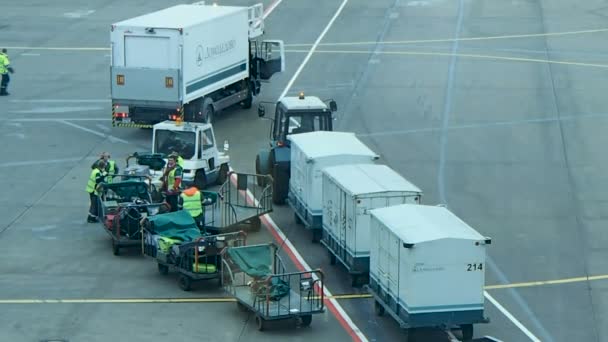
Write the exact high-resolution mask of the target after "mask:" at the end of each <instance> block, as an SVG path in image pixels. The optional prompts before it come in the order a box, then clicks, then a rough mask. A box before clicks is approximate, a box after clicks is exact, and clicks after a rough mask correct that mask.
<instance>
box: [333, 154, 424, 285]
mask: <svg viewBox="0 0 608 342" xmlns="http://www.w3.org/2000/svg"><path fill="white" fill-rule="evenodd" d="M421 197H422V190H420V188H418V187H417V186H416V185H414V184H412V183H410V182H409V181H408V180H407V179H405V178H404V177H402V176H401V175H400V174H398V173H397V172H396V171H395V170H393V169H391V168H390V167H388V166H386V165H376V164H349V165H340V166H333V167H328V168H326V169H325V170H324V171H323V218H322V221H323V238H322V240H321V243H322V244H323V245H324V246H325V247H327V249H328V250H329V255H330V260H331V264H332V265H334V264H335V263H336V260H339V261H340V263H342V264H343V265H344V266H345V267H346V269H347V270H348V271H349V273H350V274H351V277H352V285H353V286H356V285H357V284H358V281H359V280H365V279H366V278H367V275H368V272H369V248H370V238H371V235H372V232H371V231H370V215H369V212H370V210H372V209H376V208H383V207H388V206H392V205H399V204H404V203H411V204H420V199H421Z"/></svg>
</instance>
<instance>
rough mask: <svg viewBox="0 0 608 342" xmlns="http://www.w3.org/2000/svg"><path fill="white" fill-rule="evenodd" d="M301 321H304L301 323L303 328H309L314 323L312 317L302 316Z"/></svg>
mask: <svg viewBox="0 0 608 342" xmlns="http://www.w3.org/2000/svg"><path fill="white" fill-rule="evenodd" d="M300 319H301V320H302V322H301V326H302V327H309V326H310V323H312V315H304V316H300Z"/></svg>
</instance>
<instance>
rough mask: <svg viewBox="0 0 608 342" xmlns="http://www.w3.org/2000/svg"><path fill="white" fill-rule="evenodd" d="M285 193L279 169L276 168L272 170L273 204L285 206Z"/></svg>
mask: <svg viewBox="0 0 608 342" xmlns="http://www.w3.org/2000/svg"><path fill="white" fill-rule="evenodd" d="M284 191H285V189H284V186H283V184H282V182H281V176H280V175H279V171H278V168H276V167H274V168H272V202H273V203H274V204H278V205H283V204H285V196H283V195H282V194H283V192H284Z"/></svg>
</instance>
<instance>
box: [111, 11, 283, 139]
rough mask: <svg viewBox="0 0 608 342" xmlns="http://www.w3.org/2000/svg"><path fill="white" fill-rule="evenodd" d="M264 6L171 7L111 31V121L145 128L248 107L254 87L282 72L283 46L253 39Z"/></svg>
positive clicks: (258, 32)
mask: <svg viewBox="0 0 608 342" xmlns="http://www.w3.org/2000/svg"><path fill="white" fill-rule="evenodd" d="M263 33H264V22H263V7H262V4H257V5H255V6H252V7H236V6H211V5H204V4H191V5H177V6H173V7H169V8H166V9H163V10H160V11H156V12H152V13H149V14H146V15H142V16H138V17H135V18H131V19H128V20H124V21H121V22H118V23H115V24H113V25H112V27H111V33H110V40H111V49H112V52H111V63H110V73H111V97H112V122H113V124H114V125H115V126H129V127H152V125H154V124H155V123H158V122H162V121H165V120H167V119H169V120H171V119H176V118H177V117H180V118H181V119H182V120H184V121H190V122H208V123H210V122H211V121H212V118H213V115H214V113H217V112H218V111H220V110H222V109H224V108H227V107H229V106H232V105H234V104H238V103H240V104H241V105H242V106H243V107H244V108H249V107H251V105H252V101H253V96H256V95H257V94H259V92H260V87H261V81H262V80H268V79H270V78H271V76H272V75H273V74H274V73H277V72H282V71H283V70H284V69H285V59H284V48H283V42H282V41H277V40H269V41H259V40H257V38H258V37H260V36H261V35H262V34H263Z"/></svg>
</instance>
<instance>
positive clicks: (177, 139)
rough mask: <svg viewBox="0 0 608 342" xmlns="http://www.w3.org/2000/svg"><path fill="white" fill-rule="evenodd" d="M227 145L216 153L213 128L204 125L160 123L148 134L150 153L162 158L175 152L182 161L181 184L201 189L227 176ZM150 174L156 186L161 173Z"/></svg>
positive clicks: (222, 181) (228, 158) (206, 124)
mask: <svg viewBox="0 0 608 342" xmlns="http://www.w3.org/2000/svg"><path fill="white" fill-rule="evenodd" d="M227 150H228V146H227V144H225V145H224V151H223V152H220V151H219V149H218V146H217V143H216V140H215V133H214V131H213V126H212V125H211V124H208V123H190V122H180V121H164V122H161V123H158V124H155V125H154V127H153V135H152V153H153V154H154V155H162V156H165V162H166V156H168V155H170V154H171V153H174V152H177V154H179V155H180V156H181V157H182V158H183V169H184V172H183V176H182V182H183V183H184V185H186V186H187V185H195V186H196V187H197V188H199V189H205V188H206V187H207V186H209V185H211V184H214V183H216V184H223V183H224V182H225V181H226V180H227V177H228V171H229V163H230V157H229V156H228V154H227ZM162 171H163V170H161V171H156V172H154V173H153V183H154V184H155V185H156V186H160V182H161V180H160V179H161V177H162V174H163V172H162Z"/></svg>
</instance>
